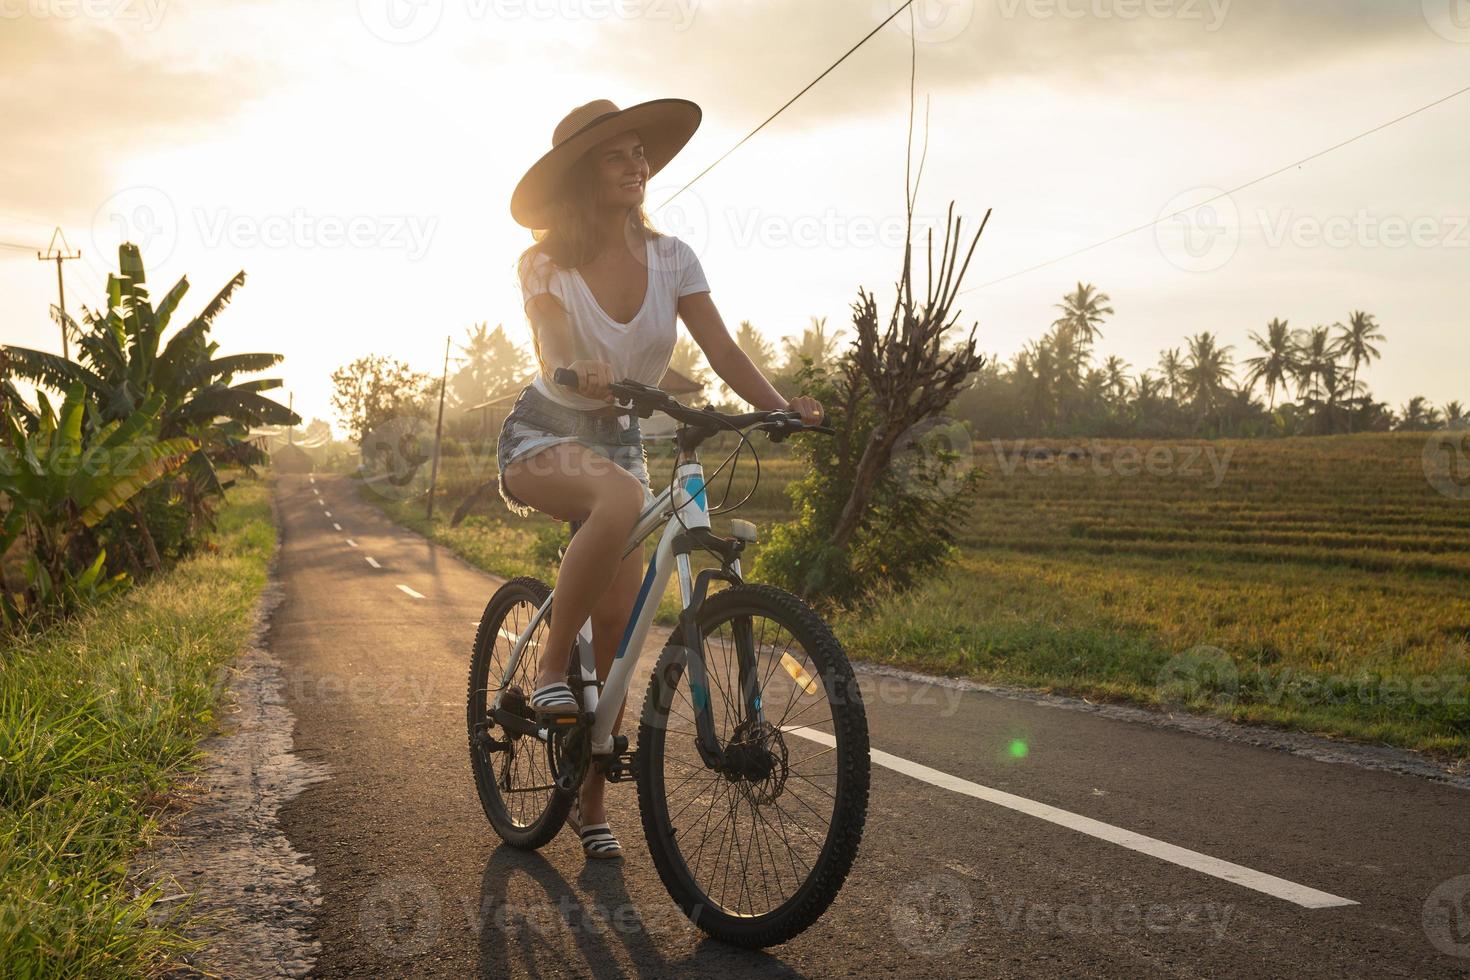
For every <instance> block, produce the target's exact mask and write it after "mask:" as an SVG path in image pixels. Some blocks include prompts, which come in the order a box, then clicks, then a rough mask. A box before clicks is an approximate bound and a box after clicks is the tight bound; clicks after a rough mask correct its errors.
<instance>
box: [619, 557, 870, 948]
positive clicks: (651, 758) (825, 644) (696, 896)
mask: <svg viewBox="0 0 1470 980" xmlns="http://www.w3.org/2000/svg"><path fill="white" fill-rule="evenodd" d="M754 616H761V617H765V618H766V619H768V620H770V621H772V622H775V623H778V624H779V625H780V626H782V627H783V628H785V629H786V630H787V631H789V632H790V634H791V636H792V637H793V640H794V641H795V642H796V643H797V644H799V645H800V648H801V649H802V650H803V651H804V653H805V655H806V657H807V658H809V660H810V661H811V662H812V663H813V665H814V666H815V668H816V673H817V675H818V676H819V677H820V681H821V686H822V689H823V690H824V691H825V693H826V695H827V697H828V699H829V701H830V704H831V720H830V727H831V729H832V732H831V733H830V734H831V737H833V738H834V739H835V743H836V744H835V746H833V747H831V748H832V749H835V752H836V760H837V765H836V767H835V776H836V779H837V784H836V790H835V792H834V793H832V794H831V795H832V797H833V803H832V818H831V821H830V824H829V826H828V831H827V833H826V836H825V840H824V841H823V843H822V846H821V849H820V853H819V854H818V856H817V858H816V860H815V862H814V863H813V864H812V866H811V867H810V870H809V873H808V874H807V875H806V877H805V880H804V881H802V882H801V883H800V885H799V886H796V887H794V888H793V891H792V894H791V896H790V897H789V898H788V899H786V900H785V901H784V902H782V903H781V904H780V905H779V906H777V907H774V908H771V909H769V910H767V911H765V912H763V913H760V914H746V913H742V912H740V911H739V910H738V909H730V908H728V907H726V906H725V905H724V903H723V901H717V900H716V899H715V898H714V897H712V896H711V894H710V891H711V890H712V889H710V888H707V887H705V886H704V885H702V884H701V883H700V882H699V881H698V880H696V878H697V876H698V868H699V865H700V864H701V862H702V861H703V856H702V853H703V846H704V842H703V841H701V845H700V856H699V857H698V858H696V860H695V863H696V870H694V871H691V870H690V868H689V866H688V865H689V862H688V861H687V860H686V855H685V854H684V851H683V848H681V845H680V838H679V828H678V827H676V826H675V822H674V819H673V816H678V815H671V813H670V809H669V805H670V803H669V799H668V790H669V786H668V783H669V779H668V778H666V773H665V768H666V765H669V763H670V758H669V754H668V751H667V749H668V746H669V743H670V739H669V733H670V730H671V729H670V725H669V716H670V711H671V708H672V707H673V706H674V705H675V704H676V695H677V694H678V690H679V687H680V685H681V684H682V683H684V682H683V674H684V670H683V665H684V663H686V662H687V653H686V651H685V650H684V648H683V647H681V646H678V645H677V643H678V637H677V634H676V635H675V636H674V637H672V638H671V640H670V646H667V647H665V649H664V652H663V654H662V655H661V656H660V658H659V662H658V665H657V667H656V668H655V670H654V673H653V677H652V678H651V679H650V681H649V685H648V691H647V695H646V697H645V699H644V706H643V718H642V721H641V723H640V726H639V734H638V803H639V810H640V814H641V816H642V820H643V830H644V834H645V836H646V838H647V841H648V849H649V853H650V855H651V856H652V858H653V863H654V866H655V868H656V869H657V870H658V873H659V877H660V878H661V879H662V880H663V883H664V886H665V887H666V888H667V889H668V891H669V894H670V896H672V897H673V899H674V901H675V902H676V903H677V904H678V905H679V907H680V908H681V909H682V910H683V911H684V914H685V915H686V916H687V917H688V918H689V919H690V921H691V922H693V923H694V924H695V925H696V926H698V927H699V928H700V929H701V930H703V931H704V932H705V933H706V934H708V935H710V936H711V937H713V938H715V939H718V940H720V941H722V942H726V943H730V944H732V945H736V946H743V947H749V948H761V947H766V946H774V945H777V944H780V943H783V942H786V941H787V940H789V939H791V938H792V937H794V936H796V935H798V934H799V933H801V932H802V931H803V930H805V929H806V928H808V927H809V926H810V925H811V924H812V923H813V922H815V921H816V920H817V919H818V918H819V917H820V916H821V915H822V913H823V912H825V911H826V910H827V908H828V907H829V906H830V905H831V904H832V902H833V900H834V899H835V898H836V897H837V894H838V892H839V891H840V890H841V888H842V885H843V882H844V881H846V879H847V875H848V873H849V872H850V871H851V870H852V865H853V862H854V861H855V860H856V858H857V852H858V847H859V845H860V843H861V841H862V834H863V825H864V823H865V821H866V816H867V804H868V785H869V780H870V759H869V750H868V726H867V717H866V713H865V712H864V709H863V704H862V700H861V696H860V693H859V691H858V686H857V681H856V679H855V678H854V676H853V672H852V667H851V665H850V664H849V663H848V660H847V655H846V653H845V652H844V651H843V649H842V646H841V644H840V643H839V642H838V641H837V638H836V637H835V636H833V635H832V631H831V630H830V629H829V628H828V627H827V625H826V624H825V623H824V622H822V620H821V618H820V617H818V616H817V615H816V613H815V612H813V611H812V610H811V608H810V607H808V606H807V605H806V603H804V602H802V601H801V599H799V598H797V597H796V596H794V595H792V594H790V593H789V592H785V591H783V590H781V589H777V588H775V587H773V586H768V585H750V584H745V585H739V586H735V587H732V588H729V589H725V590H723V591H721V592H719V593H717V594H715V595H714V596H712V597H711V598H710V599H708V600H707V601H706V602H705V603H704V605H703V606H702V608H701V609H700V612H699V619H698V623H699V630H700V636H701V638H702V639H701V642H702V643H703V644H705V646H706V647H708V645H709V643H710V637H711V635H712V634H713V633H714V632H715V630H716V629H717V628H718V627H720V625H721V624H723V623H726V622H730V623H734V622H737V621H738V619H739V618H740V617H750V618H751V619H752V620H753V617H754ZM753 646H757V647H758V646H759V645H756V644H753ZM708 659H709V658H708V654H707V667H706V669H707V671H712V668H711V667H710V666H709V665H708ZM772 660H773V661H775V660H776V658H775V657H774V650H773V651H772ZM757 663H759V661H757ZM762 669H763V668H762ZM789 670H790V668H788V671H789ZM773 673H774V670H773ZM793 676H795V675H793ZM769 680H770V678H769V677H768V678H767V680H766V681H762V682H761V688H760V695H761V698H762V701H763V702H765V696H766V694H767V693H768V691H771V690H774V688H772V687H771V686H770V685H769V684H768V681H769ZM797 682H798V683H806V684H812V683H814V678H812V677H810V676H808V677H807V678H806V680H805V681H804V682H803V681H801V680H800V679H798V681H797ZM711 687H713V685H711ZM703 696H704V697H706V698H709V697H712V694H710V693H708V692H706V693H705V694H704V695H703ZM689 703H690V704H691V706H692V704H693V702H692V701H690V702H689ZM765 703H766V704H767V705H768V706H769V705H770V704H773V703H774V702H765ZM712 710H713V709H712ZM787 710H788V711H789V710H790V709H789V707H788V709H787ZM773 727H774V728H775V729H776V730H781V731H786V730H788V729H785V728H784V726H782V725H781V723H780V722H777V723H776V725H775V726H773ZM803 727H805V726H803ZM792 739H793V740H794V741H798V742H800V743H801V744H810V743H808V742H804V741H801V740H800V738H799V737H798V736H792ZM676 740H682V737H681V736H676ZM783 741H784V739H783ZM689 742H690V743H691V744H692V739H691V740H689ZM722 744H728V743H723V739H722ZM772 744H774V743H772ZM829 751H830V749H829ZM782 760H783V761H782V763H781V765H782V766H784V765H785V755H784V754H783V756H782ZM679 765H681V766H686V767H687V763H682V762H681V763H679ZM675 771H676V772H678V773H682V772H683V769H676V770H675ZM706 771H710V772H712V771H713V770H708V769H706ZM823 775H827V774H823ZM680 778H683V779H684V781H685V782H686V783H687V782H688V781H689V779H690V778H698V775H697V774H696V776H695V777H683V776H681V777H680ZM720 778H725V779H727V781H730V782H736V781H735V780H731V779H730V778H729V777H727V776H723V777H720ZM772 778H773V777H767V780H768V781H770V780H771V779H772ZM807 781H808V782H810V780H807ZM781 782H782V785H783V787H784V786H785V784H786V777H785V776H784V775H783V776H782V780H781ZM751 785H752V786H754V785H756V784H754V783H752V784H751ZM792 785H793V786H794V785H796V784H792ZM716 786H717V787H718V784H716ZM710 792H711V794H712V796H713V794H714V793H716V792H719V788H716V789H712V790H711V791H710ZM784 792H785V790H784V789H782V790H779V791H775V793H776V798H775V799H773V800H772V801H771V802H770V803H767V804H764V805H766V806H775V807H776V808H777V809H780V808H779V803H780V800H779V796H780V795H781V794H782V793H784ZM730 796H731V806H732V808H733V810H738V809H739V806H740V802H741V801H740V800H739V799H736V798H734V791H733V790H731V791H730ZM745 802H746V803H748V804H749V805H750V806H751V808H752V814H753V816H754V817H755V818H756V819H753V820H752V833H751V836H752V837H755V836H758V835H760V834H761V833H762V832H761V831H760V830H758V829H755V827H756V820H757V819H759V820H761V821H765V818H764V817H761V816H760V815H759V814H758V813H756V812H755V811H756V809H757V807H758V806H759V805H758V804H757V803H755V802H753V801H752V800H751V799H750V794H749V793H747V794H746V796H745ZM688 806H689V804H685V807H686V808H687V807H688ZM713 807H714V803H713V802H712V803H711V809H712V810H713ZM775 823H780V824H781V825H782V826H784V824H785V821H784V819H783V818H781V817H779V816H777V817H776V818H775V819H774V821H765V825H766V827H768V828H773V826H774V824H775ZM698 826H699V821H698V820H695V821H694V822H692V823H690V825H689V830H690V833H689V834H688V836H689V838H690V839H691V840H692V838H693V836H694V834H695V833H697V828H698ZM798 829H800V828H798ZM710 832H711V831H710V828H709V827H708V826H706V836H708V835H709V834H710ZM738 843H739V842H738V840H737V844H738ZM690 849H691V850H692V847H691V848H690ZM752 851H753V852H754V853H756V854H757V856H758V857H759V858H760V860H761V861H762V862H763V863H762V873H763V876H764V875H765V866H764V860H765V856H764V854H761V853H760V849H759V848H758V847H756V846H754V845H752ZM769 853H771V854H772V866H773V867H775V868H777V869H778V871H779V869H780V865H779V863H778V862H777V860H776V858H775V857H774V852H769ZM750 863H753V862H750ZM792 871H793V881H794V880H795V878H796V877H797V876H798V874H797V871H798V869H797V867H796V863H795V861H793V862H792ZM727 873H728V872H727ZM741 873H742V874H748V873H749V863H748V864H747V865H746V866H745V867H742V869H741ZM778 886H779V879H778ZM742 888H743V886H742ZM751 892H752V894H753V893H754V889H753V888H752V889H751ZM721 897H722V899H723V897H724V891H723V890H722V892H721ZM737 902H738V898H737Z"/></svg>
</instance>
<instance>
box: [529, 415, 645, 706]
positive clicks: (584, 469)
mask: <svg viewBox="0 0 1470 980" xmlns="http://www.w3.org/2000/svg"><path fill="white" fill-rule="evenodd" d="M501 479H503V480H504V481H505V485H506V487H507V489H509V490H510V492H511V493H512V494H514V495H515V496H516V497H518V498H520V499H521V500H523V501H525V502H526V503H527V504H530V505H531V506H532V507H534V508H536V509H537V510H539V511H541V512H542V513H543V514H548V515H550V516H551V517H554V518H556V519H557V520H561V521H581V522H582V524H581V526H580V527H579V528H578V529H577V533H576V534H575V535H573V536H572V542H571V544H570V545H568V546H567V551H566V554H565V555H564V556H563V557H562V562H561V571H560V572H558V573H557V576H556V602H555V605H554V606H553V608H552V616H551V626H550V628H549V629H548V630H547V641H546V647H545V648H544V653H543V654H542V658H541V670H540V674H539V675H538V677H537V678H536V686H537V687H544V686H545V685H547V684H551V683H554V682H556V681H559V680H565V679H566V675H567V663H568V661H569V660H570V659H571V653H572V642H573V640H574V639H575V638H576V636H577V631H578V630H580V629H581V627H582V624H583V623H585V622H586V621H587V618H588V617H589V616H591V615H592V611H593V609H594V608H595V607H596V606H597V605H598V602H599V600H600V599H602V597H603V594H604V593H606V592H607V590H608V587H609V586H610V585H611V584H612V583H613V581H614V580H615V579H616V577H617V575H618V573H619V571H620V570H621V568H622V563H621V562H619V560H618V559H619V556H620V555H621V554H622V551H623V547H624V546H625V545H626V544H627V541H628V535H629V533H630V532H631V531H632V530H633V525H634V524H636V523H637V521H638V514H639V513H640V512H641V511H642V509H643V499H644V498H643V484H641V483H639V482H638V480H637V479H636V478H635V477H634V476H633V475H632V474H631V473H629V472H628V471H627V470H625V469H623V468H622V467H621V466H618V465H617V464H616V463H614V462H613V461H612V460H610V459H608V458H607V457H605V456H602V455H600V454H598V453H596V452H593V451H592V450H591V449H588V448H587V447H586V446H583V445H579V444H577V443H562V444H560V445H556V446H550V447H548V448H546V449H544V450H542V451H541V452H539V453H536V454H535V455H534V456H530V457H528V458H526V459H522V460H516V461H515V462H514V463H511V464H510V465H509V466H507V467H506V468H505V472H504V473H502V474H501ZM594 649H595V645H594Z"/></svg>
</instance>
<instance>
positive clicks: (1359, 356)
mask: <svg viewBox="0 0 1470 980" xmlns="http://www.w3.org/2000/svg"><path fill="white" fill-rule="evenodd" d="M1336 326H1337V330H1338V334H1337V344H1336V346H1335V348H1334V351H1335V353H1336V355H1337V356H1345V357H1347V359H1348V362H1349V363H1350V364H1352V366H1353V382H1352V385H1351V386H1350V390H1351V391H1352V393H1353V394H1357V391H1358V367H1359V366H1360V365H1363V364H1371V363H1373V361H1374V360H1375V359H1376V358H1380V357H1382V356H1383V354H1382V353H1381V352H1380V351H1379V350H1378V348H1377V347H1374V346H1373V345H1374V344H1375V343H1382V342H1383V341H1385V340H1387V339H1388V338H1387V337H1385V336H1384V335H1383V333H1382V332H1381V331H1380V330H1379V329H1378V324H1377V322H1376V321H1375V320H1374V319H1373V315H1372V314H1371V313H1364V312H1363V311H1362V310H1353V312H1352V313H1351V314H1350V315H1349V316H1348V322H1347V326H1343V325H1342V324H1340V323H1339V324H1337V325H1336ZM1352 427H1353V417H1352V414H1351V413H1349V415H1348V431H1349V432H1351V431H1352Z"/></svg>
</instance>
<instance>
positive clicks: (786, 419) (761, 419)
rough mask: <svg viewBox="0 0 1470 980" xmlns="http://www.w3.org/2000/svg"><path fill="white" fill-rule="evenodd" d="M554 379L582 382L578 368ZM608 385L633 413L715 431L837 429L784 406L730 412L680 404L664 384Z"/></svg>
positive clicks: (776, 436)
mask: <svg viewBox="0 0 1470 980" xmlns="http://www.w3.org/2000/svg"><path fill="white" fill-rule="evenodd" d="M551 380H553V381H555V382H556V383H557V384H559V385H561V386H562V387H564V388H570V389H572V390H573V391H576V390H577V388H578V387H579V385H580V383H581V379H580V378H579V377H578V376H577V372H576V371H573V370H572V369H570V368H557V369H556V370H555V371H553V372H552V375H551ZM607 388H608V391H609V392H610V393H611V394H612V396H613V397H614V398H615V399H617V400H618V401H619V402H625V403H627V404H629V405H631V406H632V411H633V413H634V414H636V415H637V416H638V417H639V418H644V419H646V418H648V417H649V416H650V415H652V414H653V413H654V412H655V411H660V412H663V413H664V414H665V415H667V416H669V417H670V418H672V419H674V420H675V421H678V422H682V423H684V424H685V425H689V426H694V427H697V428H703V429H709V430H712V431H719V430H721V429H729V428H732V427H733V428H739V429H746V428H756V429H761V430H763V431H764V432H766V434H767V435H768V436H769V437H770V439H771V441H772V442H780V441H782V440H783V439H785V438H786V436H787V435H789V434H791V433H793V432H820V433H823V434H824V435H829V436H830V435H832V434H833V433H834V431H835V430H833V428H832V427H831V426H829V425H807V424H806V423H805V422H803V421H802V420H801V413H800V412H791V411H784V410H782V411H774V412H746V413H744V414H741V415H728V414H726V413H724V412H717V411H715V410H714V409H713V408H709V407H705V408H690V407H689V406H687V405H683V404H680V403H679V402H678V401H677V400H676V399H675V398H674V396H673V395H671V394H669V393H668V392H666V391H664V390H663V389H661V388H655V387H653V386H651V385H645V384H641V383H639V382H637V381H630V380H627V379H624V380H622V381H614V382H613V383H611V384H609V385H608V386H607Z"/></svg>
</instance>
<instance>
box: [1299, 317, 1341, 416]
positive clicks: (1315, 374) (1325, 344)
mask: <svg viewBox="0 0 1470 980" xmlns="http://www.w3.org/2000/svg"><path fill="white" fill-rule="evenodd" d="M1295 338H1296V347H1297V364H1296V371H1295V375H1296V379H1297V384H1298V389H1297V393H1298V394H1299V395H1300V394H1309V395H1310V397H1311V398H1312V400H1313V401H1317V402H1320V401H1321V400H1322V399H1321V398H1320V397H1318V392H1319V390H1322V389H1321V388H1319V383H1321V384H1324V385H1325V387H1332V382H1333V381H1334V380H1335V378H1336V375H1337V354H1336V348H1335V347H1334V345H1333V343H1332V337H1331V334H1330V333H1329V332H1328V329H1327V328H1326V327H1323V326H1316V327H1313V328H1312V329H1311V330H1308V331H1297V333H1296V334H1295Z"/></svg>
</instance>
